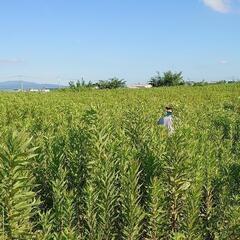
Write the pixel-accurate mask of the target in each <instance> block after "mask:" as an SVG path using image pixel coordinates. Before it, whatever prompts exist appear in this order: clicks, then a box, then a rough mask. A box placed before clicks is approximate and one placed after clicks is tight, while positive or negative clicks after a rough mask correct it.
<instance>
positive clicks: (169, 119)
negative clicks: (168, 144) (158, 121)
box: [163, 115, 174, 134]
mask: <svg viewBox="0 0 240 240" xmlns="http://www.w3.org/2000/svg"><path fill="white" fill-rule="evenodd" d="M163 125H164V126H165V127H167V128H168V131H169V133H170V134H171V133H173V132H174V128H173V119H172V116H171V115H170V116H166V117H164V118H163Z"/></svg>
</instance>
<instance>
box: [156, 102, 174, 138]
mask: <svg viewBox="0 0 240 240" xmlns="http://www.w3.org/2000/svg"><path fill="white" fill-rule="evenodd" d="M165 110H166V114H165V116H164V117H162V118H160V119H159V120H158V124H159V125H163V126H165V127H166V128H167V129H168V132H169V134H172V133H173V132H174V128H173V116H172V113H173V111H172V108H171V107H168V106H167V107H166V108H165Z"/></svg>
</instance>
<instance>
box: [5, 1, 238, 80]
mask: <svg viewBox="0 0 240 240" xmlns="http://www.w3.org/2000/svg"><path fill="white" fill-rule="evenodd" d="M0 3H1V7H0V36H1V37H0V81H4V80H18V79H24V80H29V81H34V82H49V83H54V82H55V83H58V82H60V83H62V84H66V83H68V82H69V81H70V80H76V79H81V77H83V78H84V79H85V80H86V81H89V80H91V81H97V80H100V79H108V78H110V77H113V76H116V77H119V78H124V79H125V80H126V81H127V82H128V84H132V83H138V82H141V83H144V82H147V81H148V80H149V79H150V77H151V76H153V75H154V74H155V72H156V71H160V72H164V71H167V70H173V71H182V72H183V75H184V77H185V79H186V80H194V81H200V80H203V79H205V80H208V81H214V80H221V79H227V80H230V79H233V78H235V79H236V78H240V66H239V65H240V1H239V0H181V1H180V0H34V1H32V0H1V1H0Z"/></svg>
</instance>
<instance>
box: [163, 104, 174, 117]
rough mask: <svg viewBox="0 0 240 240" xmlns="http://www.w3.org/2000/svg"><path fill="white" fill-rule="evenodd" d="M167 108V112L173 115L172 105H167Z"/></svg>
mask: <svg viewBox="0 0 240 240" xmlns="http://www.w3.org/2000/svg"><path fill="white" fill-rule="evenodd" d="M165 110H166V114H167V116H169V115H172V112H173V109H172V107H170V106H166V107H165Z"/></svg>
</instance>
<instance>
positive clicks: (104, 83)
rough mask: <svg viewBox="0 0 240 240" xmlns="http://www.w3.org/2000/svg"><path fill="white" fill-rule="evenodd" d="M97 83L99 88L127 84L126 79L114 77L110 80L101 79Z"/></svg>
mask: <svg viewBox="0 0 240 240" xmlns="http://www.w3.org/2000/svg"><path fill="white" fill-rule="evenodd" d="M96 85H97V87H98V88H99V89H114V88H123V87H125V86H126V81H124V79H119V78H116V77H113V78H110V79H109V80H100V81H99V82H98V83H97V84H96Z"/></svg>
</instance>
